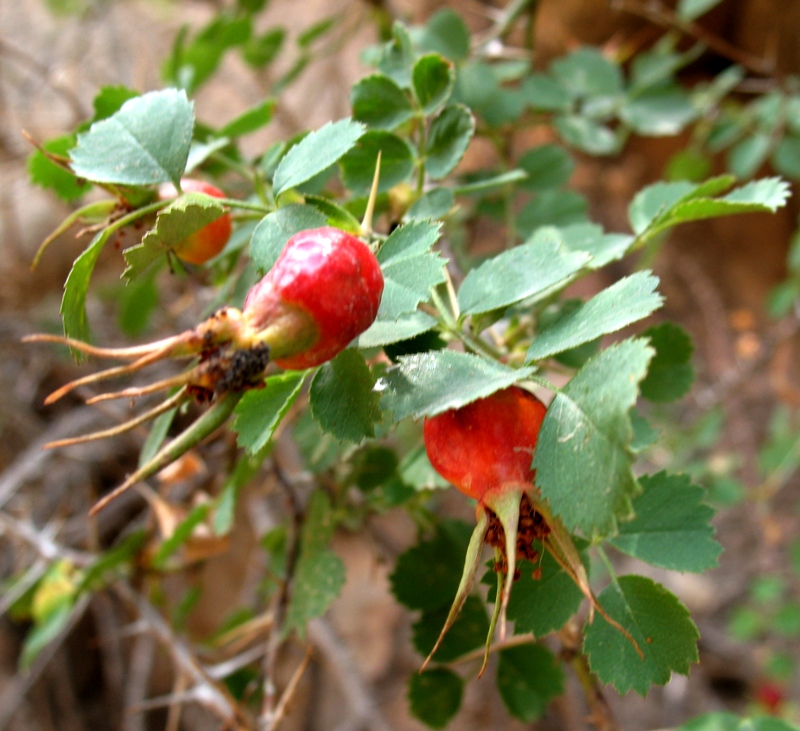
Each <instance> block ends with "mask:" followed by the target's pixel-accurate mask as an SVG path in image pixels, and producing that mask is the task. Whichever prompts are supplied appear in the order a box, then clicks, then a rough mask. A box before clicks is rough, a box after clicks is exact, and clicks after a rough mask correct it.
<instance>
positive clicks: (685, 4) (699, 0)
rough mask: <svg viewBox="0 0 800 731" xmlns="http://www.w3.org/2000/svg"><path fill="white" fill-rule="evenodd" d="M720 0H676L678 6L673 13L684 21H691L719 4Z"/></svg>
mask: <svg viewBox="0 0 800 731" xmlns="http://www.w3.org/2000/svg"><path fill="white" fill-rule="evenodd" d="M721 2H722V0H678V7H677V8H675V14H676V15H677V16H678V17H679V18H680V19H681V20H682V21H684V22H686V23H691V22H692V21H693V20H695V19H697V18H699V17H700V16H701V15H705V13H707V12H708V11H709V10H711V9H712V8H715V7H716V6H717V5H719V4H720V3H721Z"/></svg>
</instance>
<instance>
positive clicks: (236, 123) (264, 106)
mask: <svg viewBox="0 0 800 731" xmlns="http://www.w3.org/2000/svg"><path fill="white" fill-rule="evenodd" d="M276 104H277V102H276V101H275V100H274V99H265V100H264V101H262V102H259V103H258V104H256V105H255V106H254V107H250V109H248V110H246V111H244V112H242V113H241V114H240V115H239V116H238V117H236V118H235V119H232V120H231V121H230V122H228V124H226V125H225V126H224V127H223V128H222V129H221V130H220V131H219V134H220V136H221V137H234V138H235V137H243V136H244V135H249V134H250V133H251V132H256V131H257V130H259V129H261V128H262V127H266V126H267V125H268V124H269V123H270V122H271V121H272V114H273V112H274V111H275V106H276Z"/></svg>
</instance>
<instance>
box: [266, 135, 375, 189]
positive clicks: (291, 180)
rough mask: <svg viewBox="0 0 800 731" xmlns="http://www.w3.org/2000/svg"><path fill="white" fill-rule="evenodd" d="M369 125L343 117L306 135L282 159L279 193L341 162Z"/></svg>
mask: <svg viewBox="0 0 800 731" xmlns="http://www.w3.org/2000/svg"><path fill="white" fill-rule="evenodd" d="M365 129H366V128H365V127H364V125H363V124H361V123H360V122H354V121H352V120H351V119H341V120H339V121H338V122H329V123H328V124H326V125H325V126H324V127H320V129H318V130H316V131H315V132H311V133H310V134H308V135H306V136H305V137H304V138H303V139H302V140H300V142H298V143H297V144H296V145H295V146H294V147H292V148H291V149H290V150H289V152H287V153H286V155H284V157H283V159H282V160H281V161H280V163H279V165H278V169H277V170H276V171H275V177H274V179H273V187H274V193H275V195H276V196H277V195H280V194H281V193H283V192H284V191H285V190H289V188H295V187H297V186H298V185H300V184H301V183H305V182H306V181H307V180H310V179H311V178H313V177H314V176H315V175H317V174H318V173H321V172H322V171H323V170H327V169H328V168H329V167H330V166H331V165H333V164H334V163H336V162H338V161H339V160H340V159H341V157H342V156H343V155H344V154H345V153H347V152H348V151H349V150H351V149H352V148H353V146H354V145H355V144H356V143H357V142H358V140H359V139H360V138H361V137H362V135H363V134H364V132H365ZM373 168H374V163H373Z"/></svg>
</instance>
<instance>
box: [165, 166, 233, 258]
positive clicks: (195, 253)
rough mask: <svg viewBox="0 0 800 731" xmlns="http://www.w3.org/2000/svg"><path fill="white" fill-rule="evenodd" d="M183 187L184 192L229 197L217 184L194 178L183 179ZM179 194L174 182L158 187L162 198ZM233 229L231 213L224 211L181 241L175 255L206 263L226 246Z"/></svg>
mask: <svg viewBox="0 0 800 731" xmlns="http://www.w3.org/2000/svg"><path fill="white" fill-rule="evenodd" d="M181 189H182V190H183V192H184V193H205V194H206V195H209V196H211V197H212V198H226V197H227V196H226V195H225V193H223V192H222V191H221V190H220V189H219V188H217V187H216V186H214V185H211V184H210V183H206V182H205V181H203V180H194V179H192V178H184V179H183V180H181ZM177 195H178V191H177V190H176V189H175V186H174V185H173V184H172V183H165V184H164V185H160V186H159V188H158V197H159V199H160V200H172V199H173V198H176V197H177ZM231 230H232V225H231V216H230V214H229V213H223V214H222V215H221V216H220V217H219V218H218V219H216V220H215V221H212V222H211V223H209V224H208V225H206V226H203V228H201V229H200V230H199V231H195V232H194V233H193V234H191V235H190V236H187V237H186V238H185V239H184V240H183V241H181V242H180V243H179V244H178V245H177V246H176V247H175V248H174V249H173V251H174V252H175V256H177V257H178V258H179V259H180V260H181V261H185V262H187V263H189V264H205V263H206V262H207V261H208V260H209V259H213V258H214V257H215V256H216V255H217V254H219V252H220V251H222V250H223V249H224V248H225V244H227V243H228V239H230V237H231Z"/></svg>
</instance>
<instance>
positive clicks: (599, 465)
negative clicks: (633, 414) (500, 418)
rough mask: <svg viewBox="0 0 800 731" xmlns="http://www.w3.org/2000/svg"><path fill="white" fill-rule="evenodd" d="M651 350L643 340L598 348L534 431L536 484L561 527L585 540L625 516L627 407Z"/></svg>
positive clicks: (630, 491) (632, 486)
mask: <svg viewBox="0 0 800 731" xmlns="http://www.w3.org/2000/svg"><path fill="white" fill-rule="evenodd" d="M652 356H653V351H652V349H651V348H650V347H649V346H648V345H647V341H645V340H625V341H623V342H621V343H618V344H616V345H612V346H611V347H609V348H607V349H606V350H604V351H601V352H600V353H599V354H598V355H596V356H595V357H594V358H592V359H591V360H589V361H588V362H587V363H586V365H585V366H584V367H583V368H581V370H580V371H578V373H577V374H576V375H575V377H574V378H573V379H572V380H571V381H570V382H569V383H568V384H567V385H566V386H565V387H564V388H563V389H562V390H561V391H560V392H559V393H557V394H556V397H555V399H553V402H552V403H551V404H550V407H549V408H548V410H547V415H546V416H545V419H544V423H543V424H542V429H541V431H540V432H539V441H538V443H537V447H536V455H535V457H534V460H533V468H534V469H535V470H536V485H537V487H538V488H539V489H540V490H541V493H542V496H543V497H544V498H545V499H546V500H548V501H549V502H550V505H551V506H552V508H553V512H554V513H555V514H556V515H558V516H560V517H561V519H562V520H563V521H564V523H565V524H566V526H567V528H568V529H569V530H570V531H573V530H574V529H576V528H578V529H580V530H581V532H582V533H583V534H584V535H585V536H586V537H587V538H589V539H590V540H594V539H595V538H597V537H602V536H608V535H612V534H613V533H615V532H616V530H617V520H618V519H620V518H627V517H628V516H630V515H631V512H632V507H631V498H632V497H633V496H634V495H635V494H636V493H637V492H638V491H639V487H638V485H637V483H636V479H635V478H634V476H633V472H632V469H631V467H632V462H633V453H632V451H631V448H630V443H631V439H632V437H633V430H632V428H631V423H630V418H629V417H628V411H629V409H630V408H631V406H633V404H634V403H635V401H636V396H637V392H638V388H637V385H638V383H639V381H641V380H642V378H644V375H645V373H646V372H647V364H648V363H649V361H650V359H651V357H652Z"/></svg>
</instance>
